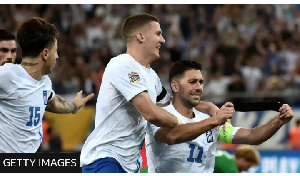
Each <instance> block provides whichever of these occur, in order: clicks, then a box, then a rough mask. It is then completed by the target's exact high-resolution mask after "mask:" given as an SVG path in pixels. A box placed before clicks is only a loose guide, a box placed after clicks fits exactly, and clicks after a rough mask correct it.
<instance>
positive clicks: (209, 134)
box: [206, 130, 214, 143]
mask: <svg viewBox="0 0 300 176" xmlns="http://www.w3.org/2000/svg"><path fill="white" fill-rule="evenodd" d="M206 140H207V143H211V142H214V137H213V134H212V131H211V130H209V131H207V132H206Z"/></svg>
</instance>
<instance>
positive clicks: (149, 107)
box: [131, 92, 181, 128]
mask: <svg viewBox="0 0 300 176" xmlns="http://www.w3.org/2000/svg"><path fill="white" fill-rule="evenodd" d="M131 102H132V104H133V105H134V106H135V107H136V108H137V110H138V111H139V112H140V113H141V115H142V116H143V117H144V118H145V119H146V120H147V121H148V122H150V123H152V124H154V125H156V126H159V127H169V128H173V127H175V126H177V125H178V124H180V123H181V122H180V121H178V119H177V117H175V116H173V115H172V114H170V113H169V112H167V111H166V110H164V109H163V108H161V107H159V106H157V105H155V104H154V103H153V102H152V100H151V98H150V96H149V94H148V92H141V93H139V94H138V95H136V96H135V97H133V98H132V99H131Z"/></svg>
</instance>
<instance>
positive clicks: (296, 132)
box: [288, 119, 300, 150]
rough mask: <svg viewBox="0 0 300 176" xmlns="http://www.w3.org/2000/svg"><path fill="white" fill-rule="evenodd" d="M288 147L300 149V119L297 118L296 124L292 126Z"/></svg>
mask: <svg viewBox="0 0 300 176" xmlns="http://www.w3.org/2000/svg"><path fill="white" fill-rule="evenodd" d="M288 148H289V149H292V150H300V119H297V120H296V123H295V126H294V127H293V128H290V131H289V141H288Z"/></svg>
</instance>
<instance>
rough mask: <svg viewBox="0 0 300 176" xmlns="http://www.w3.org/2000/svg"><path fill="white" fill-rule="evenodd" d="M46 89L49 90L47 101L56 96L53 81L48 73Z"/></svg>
mask: <svg viewBox="0 0 300 176" xmlns="http://www.w3.org/2000/svg"><path fill="white" fill-rule="evenodd" d="M45 79H46V81H45V84H46V91H47V102H50V101H51V100H53V98H54V97H55V92H54V90H53V89H52V82H51V79H50V78H49V77H48V76H47V75H46V78H45Z"/></svg>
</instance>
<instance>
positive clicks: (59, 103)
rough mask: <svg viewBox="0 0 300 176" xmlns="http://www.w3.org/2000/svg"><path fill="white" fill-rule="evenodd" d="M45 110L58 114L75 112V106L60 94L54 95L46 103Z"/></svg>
mask: <svg viewBox="0 0 300 176" xmlns="http://www.w3.org/2000/svg"><path fill="white" fill-rule="evenodd" d="M46 110H47V111H49V112H53V113H58V114H68V113H76V112H77V106H76V105H75V103H74V102H69V101H66V100H65V99H64V98H62V97H61V96H59V95H55V97H54V98H53V100H52V101H51V102H49V104H48V105H47V107H46Z"/></svg>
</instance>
